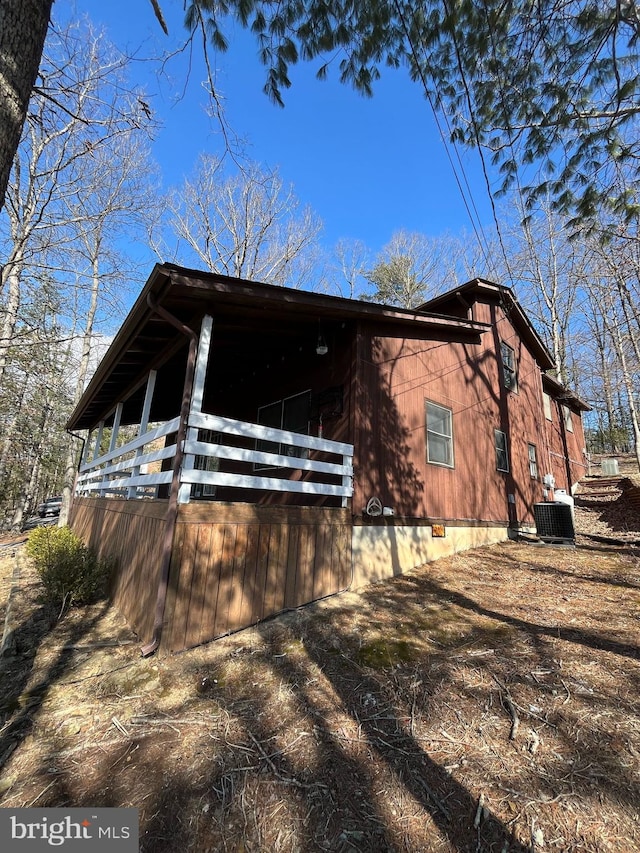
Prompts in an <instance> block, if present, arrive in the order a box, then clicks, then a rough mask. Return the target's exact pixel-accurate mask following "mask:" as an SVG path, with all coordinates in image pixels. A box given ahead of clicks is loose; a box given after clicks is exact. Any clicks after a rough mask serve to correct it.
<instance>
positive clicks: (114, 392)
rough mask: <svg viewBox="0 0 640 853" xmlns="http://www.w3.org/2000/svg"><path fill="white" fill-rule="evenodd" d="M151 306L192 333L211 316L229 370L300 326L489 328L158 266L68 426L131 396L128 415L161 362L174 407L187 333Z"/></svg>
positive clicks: (429, 330) (310, 329)
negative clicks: (365, 323)
mask: <svg viewBox="0 0 640 853" xmlns="http://www.w3.org/2000/svg"><path fill="white" fill-rule="evenodd" d="M153 304H156V305H161V306H162V307H163V308H165V309H166V310H167V311H169V312H170V313H171V314H173V315H174V316H175V317H176V318H177V319H179V320H180V321H181V322H182V323H184V324H185V325H187V326H189V327H190V328H193V329H194V330H197V329H198V328H199V324H200V320H201V318H202V316H203V315H204V314H205V313H210V314H212V315H213V317H214V332H213V336H214V340H215V342H216V345H217V346H218V347H220V349H221V351H223V352H225V351H226V352H227V353H228V361H227V363H226V365H225V367H226V369H228V365H229V363H230V362H231V361H233V363H234V365H236V368H237V369H238V371H241V370H242V369H243V364H245V363H246V364H247V365H248V364H249V363H250V359H252V358H253V359H255V358H256V357H259V355H260V353H263V352H264V351H265V347H268V346H269V345H273V342H274V340H281V339H284V338H285V337H286V336H287V335H293V334H297V335H299V334H300V332H301V329H304V328H306V331H307V333H308V334H309V336H311V337H312V336H314V335H317V331H318V323H319V322H329V321H342V322H349V321H375V322H376V324H377V325H386V326H387V327H389V328H390V329H391V328H395V329H397V328H401V329H403V330H405V332H406V333H407V334H425V335H432V334H440V335H445V336H446V335H447V334H450V335H454V334H455V335H457V336H458V337H459V336H460V335H463V336H465V337H468V338H469V339H470V340H474V339H476V340H477V339H478V338H479V335H480V334H481V333H482V332H484V331H486V329H487V326H486V324H484V323H477V322H474V321H472V320H469V319H467V318H461V317H456V316H451V317H447V316H444V315H442V314H436V313H433V312H431V311H428V310H423V309H416V310H407V309H402V308H395V307H391V306H385V305H379V304H374V303H370V302H363V301H360V300H354V299H345V298H343V297H338V296H329V295H327V294H321V293H311V292H308V291H302V290H292V289H290V288H285V287H278V286H275V285H270V284H262V283H260V282H254V281H246V280H243V279H237V278H232V277H230V276H226V275H221V274H218V273H211V272H202V271H200V270H191V269H187V268H185V267H179V266H176V265H173V264H156V266H155V267H154V269H153V270H152V272H151V275H150V276H149V278H148V280H147V282H146V284H145V285H144V287H143V288H142V291H141V293H140V295H139V296H138V298H137V300H136V302H135V304H134V305H133V307H132V308H131V310H130V312H129V314H128V316H127V317H126V319H125V320H124V322H123V324H122V326H121V328H120V330H119V331H118V333H117V335H116V336H115V338H114V340H113V342H112V343H111V346H110V347H109V349H108V350H107V352H106V354H105V356H104V358H103V359H102V361H101V362H100V364H99V365H98V368H97V370H96V372H95V373H94V375H93V377H92V378H91V380H90V382H89V384H88V385H87V388H86V389H85V391H84V393H83V395H82V397H81V399H80V401H79V402H78V404H77V406H76V408H75V410H74V411H73V413H72V415H71V417H70V418H69V421H68V423H67V429H72V430H73V429H91V428H93V427H94V426H95V425H96V424H98V423H99V422H100V421H101V420H106V419H107V418H108V417H109V415H110V414H111V413H112V412H113V410H114V409H115V407H116V404H117V403H118V402H119V401H122V400H128V401H129V403H128V404H127V405H128V408H129V409H130V411H131V412H133V411H134V410H136V409H138V410H139V405H140V401H141V398H142V396H143V394H144V385H145V382H146V377H147V374H148V372H149V370H152V369H159V368H160V367H162V368H163V370H164V372H165V375H164V377H163V385H162V387H163V395H164V397H165V408H169V407H170V405H174V404H175V402H176V400H175V393H177V394H178V395H179V394H181V393H182V376H181V371H182V370H183V369H184V368H183V361H184V359H183V355H182V352H183V349H184V347H185V346H186V338H185V336H183V335H181V334H180V333H179V332H178V331H177V330H176V329H175V328H174V327H173V326H172V325H171V324H170V323H168V322H167V321H166V320H164V319H163V318H162V317H160V316H159V315H158V314H157V313H155V311H154V310H153V308H152V305H153ZM239 341H242V342H243V345H242V346H241V345H239ZM172 394H173V395H174V397H172V396H171V395H172ZM125 408H126V407H125ZM177 408H179V406H177ZM177 408H176V410H177ZM152 414H153V413H152ZM156 414H157V415H158V417H157V419H158V420H162V419H163V418H162V417H161V416H160V413H159V411H156ZM122 422H123V423H127V422H129V423H132V422H134V420H129V421H127V419H126V416H125V418H123V421H122Z"/></svg>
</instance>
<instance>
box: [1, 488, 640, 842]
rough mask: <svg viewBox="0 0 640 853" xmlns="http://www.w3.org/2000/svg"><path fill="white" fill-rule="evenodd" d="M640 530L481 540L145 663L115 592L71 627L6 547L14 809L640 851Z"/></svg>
mask: <svg viewBox="0 0 640 853" xmlns="http://www.w3.org/2000/svg"><path fill="white" fill-rule="evenodd" d="M610 503H611V502H609V504H610ZM597 511H598V510H597V507H594V505H593V501H592V504H591V505H590V506H589V507H588V513H590V514H592V516H591V517H592V518H593V517H595V516H593V513H597ZM608 512H609V516H608V517H609V528H607V530H608V532H609V533H612V532H613V533H615V530H614V531H612V528H611V506H610V505H609V506H608ZM635 524H637V522H636V521H635V520H634V519H633V518H630V517H629V518H627V521H625V530H624V536H623V537H622V538H621V539H620V541H619V542H618V543H616V541H615V536H614V535H611V536H608V537H606V538H607V539H608V540H611V541H607V542H604V541H602V540H603V539H604V538H605V537H602V536H600V537H599V538H597V537H596V538H594V537H591V536H580V537H579V539H578V547H577V548H575V549H572V548H565V547H556V546H540V545H532V544H523V543H514V542H509V543H505V544H502V545H498V546H491V547H488V548H481V549H478V550H475V551H472V552H467V553H465V554H461V555H457V556H454V557H452V558H449V559H444V560H440V561H438V562H437V563H432V564H430V565H427V566H424V567H422V568H420V569H419V570H417V571H415V572H413V573H412V574H410V575H405V576H403V577H397V578H395V579H393V580H391V581H388V582H384V583H380V584H376V585H373V586H370V587H367V588H365V589H363V590H360V591H358V592H350V593H346V594H344V595H342V596H337V597H334V598H331V599H328V600H326V601H324V602H321V603H318V604H316V605H313V606H310V607H307V608H304V609H302V610H300V611H296V612H293V613H289V614H285V615H284V616H281V617H279V618H277V619H274V620H271V621H269V622H267V623H263V624H262V625H260V626H258V627H256V628H253V629H248V630H245V631H242V632H239V633H237V634H234V635H232V636H230V637H227V638H225V639H223V640H220V641H217V642H215V643H211V644H209V645H207V646H203V647H201V648H198V649H195V650H192V651H189V652H185V653H183V654H180V655H175V656H169V655H160V656H156V657H154V658H150V659H147V660H144V659H141V657H140V652H139V644H138V642H137V640H136V638H134V637H133V636H132V635H131V634H130V632H129V631H128V629H127V626H126V625H125V624H124V623H123V622H122V620H121V619H120V617H119V616H118V615H117V613H115V612H114V611H113V610H112V609H109V607H108V605H107V604H105V603H104V602H103V603H99V604H96V605H92V606H90V607H81V608H75V609H73V610H70V611H67V612H66V613H65V614H64V615H63V617H62V619H61V620H59V621H56V617H57V612H56V613H54V614H51V612H50V611H47V610H46V608H45V606H44V605H42V604H40V603H39V602H38V578H37V575H36V574H35V573H34V572H33V571H32V570H31V569H30V568H29V563H28V560H27V559H26V557H25V556H24V554H23V552H22V550H21V546H16V547H14V548H13V549H10V548H5V549H0V555H1V554H3V553H4V554H5V557H4V559H3V560H2V563H1V575H0V595H1V596H2V599H1V601H2V604H3V605H4V607H5V609H4V610H3V611H2V612H0V616H2V617H4V613H5V610H6V604H7V598H8V590H9V588H10V587H12V584H11V582H10V581H11V577H12V576H13V573H14V570H15V561H16V559H17V560H19V561H20V563H21V571H20V580H19V590H18V594H17V595H16V596H14V603H13V608H14V613H13V615H12V617H11V620H12V621H13V622H14V623H15V626H16V627H15V632H14V634H15V644H14V649H13V654H9V655H7V656H5V657H4V658H3V659H2V682H3V688H2V693H1V699H0V715H1V716H0V721H1V723H0V763H1V765H2V766H1V769H0V806H12V807H13V806H28V805H37V806H62V805H65V806H80V805H93V806H135V807H137V808H138V809H139V810H140V831H141V850H142V851H145V853H146V852H147V851H148V853H156V851H162V852H163V853H164V851H166V853H170V851H176V850H185V851H186V850H193V851H198V852H199V853H204V851H246V852H247V853H248V851H300V853H308V851H313V850H319V851H321V850H327V851H354V850H356V851H416V853H418V851H420V852H421V853H423V852H424V853H431V851H460V853H462V851H470V852H471V851H487V853H489V851H496V853H500V851H520V853H522V851H534V850H536V851H554V850H557V851H581V853H582V851H599V853H600V851H616V853H627V851H628V853H632V851H636V850H638V849H639V848H640V824H639V822H638V814H640V791H639V788H640V702H639V701H638V696H639V695H640V660H639V655H640V647H639V642H638V624H639V617H640V551H638V549H637V546H635V544H634V543H633V541H632V540H633V535H632V534H633V531H634V525H635ZM635 530H636V533H637V536H636V538H640V531H639V530H638V527H636V528H635ZM13 587H14V588H15V584H13Z"/></svg>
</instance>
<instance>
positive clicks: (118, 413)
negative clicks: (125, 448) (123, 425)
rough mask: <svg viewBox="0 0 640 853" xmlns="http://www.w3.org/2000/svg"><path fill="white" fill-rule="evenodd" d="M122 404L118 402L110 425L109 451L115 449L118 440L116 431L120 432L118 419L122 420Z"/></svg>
mask: <svg viewBox="0 0 640 853" xmlns="http://www.w3.org/2000/svg"><path fill="white" fill-rule="evenodd" d="M123 406H124V404H123V403H118V405H117V406H116V410H115V412H114V415H113V426H112V427H111V441H110V442H109V452H110V453H111V451H112V450H115V449H116V442H117V441H118V433H119V432H120V421H121V420H122V409H123Z"/></svg>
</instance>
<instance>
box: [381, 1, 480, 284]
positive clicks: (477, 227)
mask: <svg viewBox="0 0 640 853" xmlns="http://www.w3.org/2000/svg"><path fill="white" fill-rule="evenodd" d="M394 6H395V9H396V13H397V15H398V18H399V20H400V23H401V24H402V29H403V31H404V34H405V38H406V39H407V43H408V45H409V48H410V50H411V55H412V57H413V61H414V63H415V67H416V69H417V72H418V76H419V77H420V81H421V83H422V87H423V89H424V93H425V96H426V99H427V101H428V103H429V106H430V107H431V112H432V113H433V117H434V120H435V123H436V127H437V129H438V133H439V134H440V138H441V140H442V143H443V145H444V148H445V152H446V154H447V159H448V160H449V164H450V165H451V169H452V171H453V175H454V178H455V181H456V184H457V186H458V190H459V191H460V195H461V196H462V201H463V203H464V206H465V209H466V211H467V215H468V216H469V220H470V222H471V226H472V228H473V231H474V234H475V236H476V240H477V241H478V246H479V247H480V251H481V252H482V255H483V257H484V260H485V263H486V264H487V267H488V268H491V269H493V265H492V262H491V259H490V251H489V242H488V240H487V237H486V234H485V233H484V229H483V227H482V223H481V221H480V216H479V214H478V210H477V208H476V205H475V202H474V200H473V193H472V192H471V187H470V186H469V182H468V180H467V176H466V173H465V170H464V166H463V164H462V161H461V160H460V155H459V153H458V150H457V148H456V147H455V145H454V150H455V152H456V157H457V159H458V163H459V166H460V171H461V173H462V178H463V180H464V183H465V184H466V187H467V192H468V195H469V201H468V200H467V195H466V194H465V191H464V189H463V186H462V182H461V179H460V177H459V175H458V171H457V170H456V166H455V164H454V162H453V158H452V156H451V152H450V150H449V147H448V145H447V140H446V138H445V134H444V132H443V130H442V126H441V124H440V120H439V117H438V112H437V110H436V108H435V106H434V104H433V100H432V98H431V94H430V92H429V87H428V86H427V80H426V77H425V73H424V71H423V66H422V63H421V62H420V60H419V57H418V51H417V49H416V46H415V45H414V43H413V39H412V37H411V33H410V31H409V28H408V26H407V22H406V20H405V17H404V14H403V12H402V9H401V8H400V4H399V2H398V0H394ZM443 117H444V120H445V122H446V124H447V130H448V131H449V137H450V136H451V127H450V125H449V121H448V119H447V116H446V114H445V113H444V112H443ZM483 168H484V164H483ZM489 196H490V197H491V192H490V191H489ZM491 203H492V204H493V200H492V201H491ZM469 204H471V206H472V207H473V212H474V213H475V219H474V216H473V214H472V212H471V208H470V206H469ZM494 219H495V211H494ZM476 223H477V224H476ZM481 235H482V237H481Z"/></svg>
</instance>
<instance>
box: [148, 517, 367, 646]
mask: <svg viewBox="0 0 640 853" xmlns="http://www.w3.org/2000/svg"><path fill="white" fill-rule="evenodd" d="M234 508H235V509H237V512H234ZM309 510H310V511H309ZM177 527H178V533H177V535H176V546H175V550H176V551H177V550H179V552H180V553H179V558H178V556H177V555H175V556H174V561H173V564H172V573H173V575H174V577H172V579H171V583H170V592H171V596H170V597H171V599H172V600H171V604H170V607H168V610H169V609H170V611H171V613H170V616H169V620H170V622H171V625H170V626H169V628H168V630H167V632H166V633H167V638H168V639H167V640H166V641H165V644H166V645H168V646H169V647H170V648H171V649H172V650H174V651H177V650H179V649H182V648H188V647H190V646H193V645H197V644H198V643H203V642H207V641H208V640H211V639H213V638H215V637H219V636H222V635H223V634H225V633H228V632H229V631H234V630H237V629H239V628H242V627H246V626H248V625H252V624H255V623H256V622H259V621H260V620H262V619H265V618H267V617H269V616H273V615H275V614H277V613H280V612H281V611H282V610H284V609H285V608H288V607H297V606H300V605H302V604H305V603H308V602H310V601H312V600H314V598H316V597H319V596H324V595H328V594H330V593H331V592H338V591H340V590H341V589H344V587H345V586H346V584H345V583H344V579H345V577H346V578H350V576H351V549H350V547H348V548H347V547H345V545H346V543H347V542H348V543H350V530H351V519H350V513H349V511H348V510H342V509H326V508H309V507H288V508H283V507H270V506H269V507H264V506H262V507H255V506H251V505H247V504H238V505H231V504H224V505H221V506H219V505H218V504H216V503H209V504H207V505H206V506H202V505H201V506H197V505H192V504H188V505H186V506H183V507H180V509H179V514H178V524H177ZM338 543H342V544H341V545H340V546H338ZM345 563H346V565H345ZM173 596H175V600H174V599H173Z"/></svg>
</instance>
